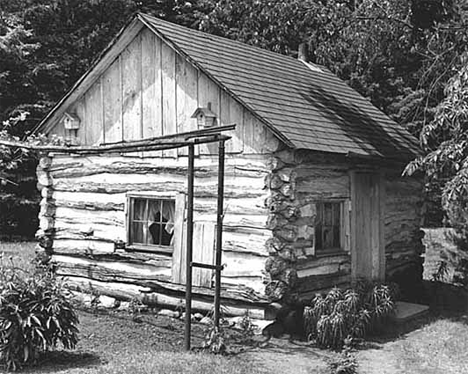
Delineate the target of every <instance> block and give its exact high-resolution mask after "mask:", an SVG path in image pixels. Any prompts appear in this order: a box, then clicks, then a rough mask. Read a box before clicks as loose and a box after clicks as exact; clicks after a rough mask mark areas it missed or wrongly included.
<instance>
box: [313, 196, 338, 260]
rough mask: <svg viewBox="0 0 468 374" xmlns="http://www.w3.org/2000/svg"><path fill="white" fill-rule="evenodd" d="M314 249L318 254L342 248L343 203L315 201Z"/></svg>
mask: <svg viewBox="0 0 468 374" xmlns="http://www.w3.org/2000/svg"><path fill="white" fill-rule="evenodd" d="M316 209H317V215H316V217H315V251H316V253H318V254H320V253H321V252H322V253H327V252H336V251H340V250H344V247H345V245H344V243H343V241H344V235H343V234H344V233H343V224H344V212H343V203H342V202H340V201H339V202H335V201H326V202H318V203H316Z"/></svg>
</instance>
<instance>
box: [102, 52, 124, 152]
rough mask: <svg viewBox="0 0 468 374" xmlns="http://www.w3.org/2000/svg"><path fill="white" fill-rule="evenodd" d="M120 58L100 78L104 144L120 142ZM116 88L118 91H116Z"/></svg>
mask: <svg viewBox="0 0 468 374" xmlns="http://www.w3.org/2000/svg"><path fill="white" fill-rule="evenodd" d="M120 63H121V61H120V58H118V59H117V60H115V61H114V62H113V63H112V65H111V66H110V67H109V69H107V71H106V72H105V73H104V74H103V76H102V78H101V85H102V98H103V106H104V109H103V111H104V142H106V143H114V142H118V141H120V140H122V109H121V108H122V101H121V100H122V95H121V91H120V85H121V82H120V75H121V72H120V68H121V66H120ZM116 87H118V89H116Z"/></svg>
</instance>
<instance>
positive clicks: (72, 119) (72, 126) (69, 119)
mask: <svg viewBox="0 0 468 374" xmlns="http://www.w3.org/2000/svg"><path fill="white" fill-rule="evenodd" d="M61 122H62V124H63V127H64V128H65V130H78V129H79V128H80V119H79V117H78V116H77V115H76V114H71V113H65V114H64V115H63V117H62V121H61Z"/></svg>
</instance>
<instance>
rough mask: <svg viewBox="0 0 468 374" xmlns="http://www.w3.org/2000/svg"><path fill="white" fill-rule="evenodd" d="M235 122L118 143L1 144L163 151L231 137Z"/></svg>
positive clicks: (86, 150)
mask: <svg viewBox="0 0 468 374" xmlns="http://www.w3.org/2000/svg"><path fill="white" fill-rule="evenodd" d="M235 127H236V125H235V124H231V125H226V126H218V127H211V128H207V129H202V130H196V131H189V132H185V133H180V134H173V135H166V136H160V137H156V138H149V139H144V140H132V141H124V142H118V143H107V144H101V145H96V146H77V145H70V146H66V145H65V146H58V145H36V144H29V143H26V142H20V141H11V140H2V139H0V145H3V146H7V147H18V148H23V149H28V150H31V151H37V152H57V153H74V154H102V153H115V152H122V153H129V152H142V151H161V150H166V149H174V148H181V147H186V146H189V145H196V144H204V143H213V142H218V141H220V140H228V139H230V137H229V136H227V135H222V134H221V133H222V132H225V131H230V130H234V129H235Z"/></svg>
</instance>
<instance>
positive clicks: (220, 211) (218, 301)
mask: <svg viewBox="0 0 468 374" xmlns="http://www.w3.org/2000/svg"><path fill="white" fill-rule="evenodd" d="M224 142H225V140H221V141H220V142H219V154H218V211H217V222H216V225H217V226H216V260H215V266H216V272H215V274H216V275H215V299H214V323H215V326H216V327H219V318H220V307H221V258H222V251H223V248H222V240H223V215H224V212H223V210H224V207H223V201H224V158H225V154H224V153H225V148H224Z"/></svg>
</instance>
